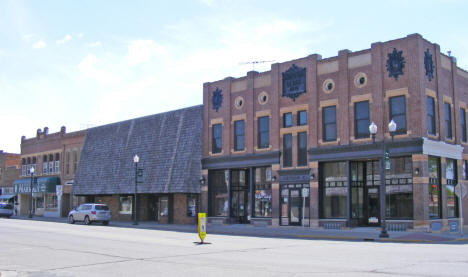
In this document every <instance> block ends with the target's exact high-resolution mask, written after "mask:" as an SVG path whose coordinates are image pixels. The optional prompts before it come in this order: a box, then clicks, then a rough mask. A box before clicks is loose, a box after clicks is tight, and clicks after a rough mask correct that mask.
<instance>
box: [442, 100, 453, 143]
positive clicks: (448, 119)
mask: <svg viewBox="0 0 468 277" xmlns="http://www.w3.org/2000/svg"><path fill="white" fill-rule="evenodd" d="M444 112H445V137H446V138H448V139H451V138H452V113H451V107H450V104H449V103H444Z"/></svg>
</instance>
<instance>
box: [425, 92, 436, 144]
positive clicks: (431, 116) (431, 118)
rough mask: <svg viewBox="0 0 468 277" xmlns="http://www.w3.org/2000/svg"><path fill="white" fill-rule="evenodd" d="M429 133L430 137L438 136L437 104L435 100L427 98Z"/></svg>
mask: <svg viewBox="0 0 468 277" xmlns="http://www.w3.org/2000/svg"><path fill="white" fill-rule="evenodd" d="M427 133H428V134H430V135H434V136H435V134H436V126H435V104H434V98H432V97H430V96H428V97H427Z"/></svg>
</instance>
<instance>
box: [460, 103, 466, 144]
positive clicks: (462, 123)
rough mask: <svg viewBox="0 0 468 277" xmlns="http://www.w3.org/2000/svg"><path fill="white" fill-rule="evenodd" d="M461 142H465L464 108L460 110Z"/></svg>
mask: <svg viewBox="0 0 468 277" xmlns="http://www.w3.org/2000/svg"><path fill="white" fill-rule="evenodd" d="M460 125H461V130H460V132H461V140H462V141H463V142H466V113H465V109H464V108H460Z"/></svg>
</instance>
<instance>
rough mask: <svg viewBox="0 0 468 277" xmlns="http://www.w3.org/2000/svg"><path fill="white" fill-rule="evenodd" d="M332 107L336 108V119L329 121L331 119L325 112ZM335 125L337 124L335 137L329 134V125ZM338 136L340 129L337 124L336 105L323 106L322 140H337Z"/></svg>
mask: <svg viewBox="0 0 468 277" xmlns="http://www.w3.org/2000/svg"><path fill="white" fill-rule="evenodd" d="M330 109H333V110H334V121H330V122H328V120H330V119H327V118H326V116H325V114H326V112H327V111H328V110H330ZM333 125H334V126H335V128H334V130H335V134H334V137H329V136H327V126H333ZM337 138H338V129H337V126H336V105H333V106H327V107H323V108H322V140H323V141H325V142H329V141H336V140H337Z"/></svg>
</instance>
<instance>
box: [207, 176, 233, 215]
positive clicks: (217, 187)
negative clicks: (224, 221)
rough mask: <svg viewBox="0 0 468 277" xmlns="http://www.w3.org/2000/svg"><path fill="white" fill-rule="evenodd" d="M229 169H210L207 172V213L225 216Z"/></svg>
mask: <svg viewBox="0 0 468 277" xmlns="http://www.w3.org/2000/svg"><path fill="white" fill-rule="evenodd" d="M228 180H229V170H210V171H209V172H208V193H209V198H210V199H209V208H210V209H209V214H210V216H227V212H228V208H229V204H228V184H227V181H228Z"/></svg>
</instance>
